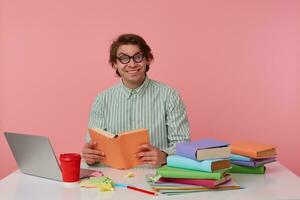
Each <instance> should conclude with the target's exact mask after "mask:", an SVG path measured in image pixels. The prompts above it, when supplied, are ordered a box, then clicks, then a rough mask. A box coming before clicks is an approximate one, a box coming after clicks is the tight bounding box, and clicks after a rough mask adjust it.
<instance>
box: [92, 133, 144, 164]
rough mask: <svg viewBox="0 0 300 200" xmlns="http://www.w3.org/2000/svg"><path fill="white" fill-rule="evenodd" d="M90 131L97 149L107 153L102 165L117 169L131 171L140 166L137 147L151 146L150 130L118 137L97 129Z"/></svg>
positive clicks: (118, 135) (123, 134) (121, 134)
mask: <svg viewBox="0 0 300 200" xmlns="http://www.w3.org/2000/svg"><path fill="white" fill-rule="evenodd" d="M88 130H89V133H90V136H91V140H92V141H96V142H97V146H96V149H98V150H101V151H103V152H104V153H105V158H104V160H103V161H102V163H104V164H106V165H108V166H110V167H113V168H116V169H129V168H132V167H135V166H137V165H140V162H139V160H138V159H137V157H136V153H137V150H138V148H137V147H138V146H139V145H141V144H149V133H148V129H145V128H142V129H135V130H131V131H126V132H122V133H119V134H117V135H115V134H112V133H110V132H107V131H104V130H102V129H97V128H89V129H88Z"/></svg>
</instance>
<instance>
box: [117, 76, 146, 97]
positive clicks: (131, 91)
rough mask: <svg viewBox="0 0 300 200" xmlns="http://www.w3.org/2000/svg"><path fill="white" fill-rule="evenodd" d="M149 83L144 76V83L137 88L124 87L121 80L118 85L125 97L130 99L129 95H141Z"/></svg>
mask: <svg viewBox="0 0 300 200" xmlns="http://www.w3.org/2000/svg"><path fill="white" fill-rule="evenodd" d="M149 82H150V79H149V78H148V77H147V76H146V77H145V80H144V82H143V83H142V85H140V86H139V87H138V88H135V89H130V88H128V87H126V86H125V85H124V83H123V81H122V80H121V83H120V85H121V88H122V90H123V91H124V93H125V95H126V97H127V98H130V97H131V95H133V94H140V95H141V94H143V93H144V91H145V90H146V88H147V87H148V85H149Z"/></svg>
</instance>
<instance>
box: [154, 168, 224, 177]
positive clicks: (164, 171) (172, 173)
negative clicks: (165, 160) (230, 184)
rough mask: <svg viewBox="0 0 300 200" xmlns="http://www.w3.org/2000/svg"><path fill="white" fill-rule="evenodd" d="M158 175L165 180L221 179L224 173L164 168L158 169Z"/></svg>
mask: <svg viewBox="0 0 300 200" xmlns="http://www.w3.org/2000/svg"><path fill="white" fill-rule="evenodd" d="M157 174H159V175H161V177H164V178H189V179H220V178H221V177H222V176H223V173H222V172H215V173H209V172H201V171H195V170H187V169H180V168H173V167H172V168H169V167H167V166H164V167H162V168H159V169H157Z"/></svg>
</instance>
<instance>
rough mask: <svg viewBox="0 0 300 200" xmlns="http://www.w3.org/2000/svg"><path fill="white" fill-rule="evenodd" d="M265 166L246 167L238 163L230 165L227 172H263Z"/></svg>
mask: <svg viewBox="0 0 300 200" xmlns="http://www.w3.org/2000/svg"><path fill="white" fill-rule="evenodd" d="M265 170H266V168H265V166H259V167H247V166H240V165H235V164H232V165H231V169H229V173H241V174H264V173H265Z"/></svg>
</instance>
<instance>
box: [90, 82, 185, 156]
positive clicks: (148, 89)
mask: <svg viewBox="0 0 300 200" xmlns="http://www.w3.org/2000/svg"><path fill="white" fill-rule="evenodd" d="M88 127H89V128H100V129H104V130H107V131H109V132H111V133H113V134H118V133H120V132H124V131H128V130H132V129H137V128H147V129H148V130H149V137H150V143H151V144H152V145H153V146H155V147H157V148H159V149H160V150H162V151H164V152H166V153H167V154H175V144H176V143H180V142H185V141H189V140H190V134H189V124H188V119H187V115H186V110H185V106H184V104H183V102H182V100H181V98H180V96H179V94H178V93H177V92H176V91H175V90H174V89H172V88H170V87H169V86H167V85H165V84H162V83H159V82H157V81H154V80H151V79H149V78H148V77H146V78H145V81H144V82H143V84H142V85H141V86H139V87H138V88H135V89H129V88H127V87H126V86H125V85H124V84H123V83H122V81H121V82H120V83H119V84H118V85H116V86H114V87H112V88H109V89H107V90H105V91H103V92H101V93H99V94H98V95H97V97H96V100H95V102H94V104H93V107H92V110H91V113H90V120H89V125H88ZM89 140H90V138H89V134H87V141H89Z"/></svg>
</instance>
